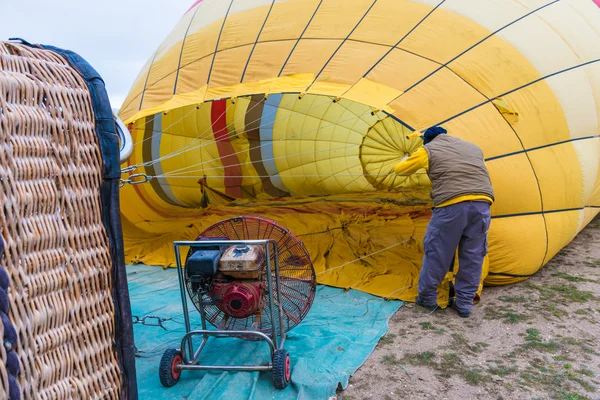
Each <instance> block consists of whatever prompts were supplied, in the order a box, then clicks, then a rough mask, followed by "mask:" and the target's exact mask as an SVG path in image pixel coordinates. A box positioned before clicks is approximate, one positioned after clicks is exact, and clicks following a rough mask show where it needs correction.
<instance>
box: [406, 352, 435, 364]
mask: <svg viewBox="0 0 600 400" xmlns="http://www.w3.org/2000/svg"><path fill="white" fill-rule="evenodd" d="M434 358H435V354H433V353H432V352H431V351H424V352H422V353H408V354H405V355H404V357H402V360H401V361H404V362H405V363H407V364H411V365H426V366H436V365H437V363H436V362H435V360H434Z"/></svg>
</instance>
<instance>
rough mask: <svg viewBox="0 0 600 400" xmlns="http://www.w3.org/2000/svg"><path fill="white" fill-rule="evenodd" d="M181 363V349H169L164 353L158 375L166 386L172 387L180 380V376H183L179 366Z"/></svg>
mask: <svg viewBox="0 0 600 400" xmlns="http://www.w3.org/2000/svg"><path fill="white" fill-rule="evenodd" d="M179 364H183V357H182V356H181V351H179V350H177V349H167V350H166V351H165V352H164V353H163V356H162V358H161V359H160V366H159V367H158V377H159V378H160V383H162V385H163V386H164V387H171V386H174V385H175V384H176V383H177V382H179V378H180V377H181V370H180V369H178V368H177V365H179Z"/></svg>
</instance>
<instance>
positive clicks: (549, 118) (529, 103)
mask: <svg viewBox="0 0 600 400" xmlns="http://www.w3.org/2000/svg"><path fill="white" fill-rule="evenodd" d="M504 100H505V101H506V102H507V103H508V104H509V105H510V106H511V108H513V109H514V110H515V111H516V112H518V113H519V119H518V121H517V122H514V123H511V125H512V126H513V128H514V129H515V131H516V132H517V134H518V135H519V137H520V138H521V140H522V142H523V145H524V146H525V148H526V149H528V148H532V147H538V146H543V145H545V144H548V143H555V142H560V141H563V140H568V139H569V138H570V135H569V128H568V125H567V121H566V119H565V116H564V114H563V112H562V108H561V106H560V103H559V102H558V101H557V100H556V97H555V96H553V93H552V90H550V88H549V87H548V85H547V84H546V83H545V82H539V83H536V84H534V85H531V86H528V87H526V88H523V89H521V90H519V91H517V92H514V93H511V94H509V95H507V96H504Z"/></svg>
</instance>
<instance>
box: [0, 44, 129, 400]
mask: <svg viewBox="0 0 600 400" xmlns="http://www.w3.org/2000/svg"><path fill="white" fill-rule="evenodd" d="M101 171H102V159H101V154H100V151H99V145H98V140H97V138H96V135H95V132H94V116H93V112H92V106H91V100H90V97H89V93H88V91H87V88H86V85H85V82H84V81H83V80H82V78H81V77H80V76H79V75H78V74H77V72H75V71H74V70H73V69H71V68H70V67H69V66H68V64H67V63H66V61H65V60H64V59H62V58H61V57H59V56H58V55H56V54H54V53H52V52H50V51H46V50H41V49H32V48H30V47H26V46H23V45H17V44H12V43H1V42H0V203H1V204H2V206H3V208H2V213H1V214H0V223H1V229H2V230H1V231H0V234H1V235H2V237H3V238H4V241H5V243H6V250H5V253H4V255H3V256H2V259H1V263H2V265H3V266H4V267H5V268H6V269H7V271H8V273H9V275H10V278H11V284H10V290H9V299H10V314H9V316H10V319H11V321H12V322H13V324H14V326H15V328H16V330H17V333H18V338H19V343H18V345H17V348H16V352H17V355H18V356H19V359H20V363H21V372H20V376H19V378H18V382H19V384H20V387H21V394H22V398H24V399H33V398H36V399H37V398H40V399H77V398H81V399H95V398H111V399H112V398H118V397H119V393H120V388H121V373H120V368H119V362H118V359H117V353H116V351H115V348H114V340H113V337H114V332H115V326H114V305H113V302H112V298H111V284H112V283H111V275H110V271H111V257H110V250H109V243H108V239H107V236H106V231H105V228H104V226H103V224H102V209H101V202H100V194H99V193H100V192H99V188H100V184H101V180H102V178H101ZM2 332H3V327H2V326H0V336H1V334H2ZM5 363H6V351H5V349H4V348H3V346H0V382H1V385H0V398H1V399H5V398H7V397H8V395H7V390H8V378H7V371H6V368H5Z"/></svg>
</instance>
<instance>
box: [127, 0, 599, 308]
mask: <svg viewBox="0 0 600 400" xmlns="http://www.w3.org/2000/svg"><path fill="white" fill-rule="evenodd" d="M120 117H121V118H122V119H123V120H124V121H126V123H128V124H129V128H130V130H131V132H132V138H133V141H134V143H135V146H134V151H133V154H132V156H131V158H130V159H129V161H128V162H127V164H126V165H123V167H124V168H125V167H130V168H129V171H128V172H127V173H124V174H123V179H128V178H129V176H130V175H132V174H145V175H146V176H148V177H152V178H151V179H150V180H149V181H147V182H145V183H140V184H136V185H125V186H124V187H123V189H122V198H121V208H122V216H123V225H124V234H125V245H126V256H127V261H128V262H144V263H147V264H152V265H164V266H172V265H173V264H174V257H173V250H172V246H171V242H172V241H173V240H178V239H192V238H194V237H195V236H196V235H197V234H198V233H199V232H201V231H202V230H203V229H205V228H206V227H208V226H209V225H211V224H213V223H215V222H217V221H219V220H222V219H224V218H228V217H232V216H239V215H262V216H265V217H267V218H271V219H274V220H276V221H277V222H279V223H280V224H282V225H284V226H285V227H287V228H288V229H290V230H291V231H292V232H293V233H294V234H296V235H298V236H299V238H300V239H301V240H302V241H303V242H304V243H305V245H306V247H307V249H308V250H309V252H310V254H311V256H312V258H313V261H314V263H315V268H316V271H317V276H318V280H319V282H321V283H325V284H329V285H334V286H339V287H347V288H356V289H359V290H363V291H367V292H370V293H373V294H376V295H379V296H385V297H388V298H399V299H403V300H412V299H414V296H415V295H416V282H417V280H418V274H419V270H420V267H421V258H422V255H423V247H422V240H423V236H424V233H425V229H426V226H427V223H428V221H429V218H430V217H431V212H430V207H431V200H430V199H429V193H428V192H429V189H430V187H429V186H430V183H429V180H428V178H427V175H426V173H425V171H419V172H418V173H417V174H415V175H413V176H411V177H397V176H395V175H394V174H393V168H394V166H395V165H396V163H398V162H399V161H400V160H402V158H404V157H405V156H407V155H410V154H411V153H413V152H414V151H415V150H416V149H418V148H419V147H420V146H421V145H422V143H421V141H420V140H419V139H407V138H406V136H407V135H408V134H410V133H412V132H415V131H420V130H423V129H426V128H428V127H430V126H434V125H442V126H444V127H445V128H446V129H447V130H448V132H449V134H451V135H454V136H457V137H459V138H461V139H464V140H467V141H470V142H472V143H475V144H477V145H478V146H480V147H481V148H482V149H483V151H484V154H485V157H486V163H487V166H488V169H489V171H490V175H491V179H492V184H493V186H494V190H495V192H496V202H495V204H494V205H493V207H492V213H493V222H492V226H491V230H490V235H489V249H490V252H489V259H486V261H485V263H484V277H483V279H485V283H487V284H491V285H495V284H505V283H512V282H517V281H519V280H523V279H525V278H527V277H528V276H531V275H532V274H534V273H535V272H536V271H537V270H538V269H539V268H541V267H542V266H543V265H544V264H545V263H547V262H548V261H549V260H550V259H551V258H552V257H553V256H554V255H555V254H556V253H557V252H558V251H559V250H560V249H561V248H562V247H564V246H565V245H567V244H568V243H569V242H570V241H571V240H572V239H573V238H574V237H575V235H577V233H578V232H579V231H581V229H583V228H584V227H585V226H586V224H587V223H589V222H590V221H591V220H592V218H594V216H595V215H596V214H598V212H599V211H600V138H599V129H598V127H599V123H600V7H599V6H598V1H596V0H562V1H560V0H559V1H551V0H526V1H523V0H520V1H516V0H485V1H479V0H478V1H455V0H447V1H438V0H414V1H409V0H287V1H286V0H204V1H199V2H196V3H195V4H194V5H193V6H192V7H191V8H190V10H189V11H188V12H187V13H186V14H185V15H184V16H183V17H182V19H181V21H180V22H179V24H178V25H177V26H176V27H175V28H174V29H173V31H172V32H171V34H170V35H169V36H168V37H167V38H166V40H165V41H164V42H163V43H162V44H161V45H160V46H159V48H158V49H157V50H156V52H155V53H154V54H153V55H152V57H151V59H150V60H149V61H148V63H147V64H146V66H145V67H144V68H143V69H142V71H141V72H140V75H139V77H138V78H137V80H136V81H135V83H134V84H133V87H132V88H131V91H130V93H129V95H128V97H127V99H126V100H125V102H124V104H123V107H122V108H121V111H120ZM142 178H143V175H142ZM132 179H134V180H135V179H138V180H139V179H140V178H139V176H138V177H137V178H132ZM449 267H450V266H449ZM451 277H452V275H451V274H449V275H448V277H447V280H448V279H451ZM447 280H446V282H445V284H444V285H443V289H444V288H446V287H447ZM443 295H444V290H442V291H441V295H440V296H441V297H443Z"/></svg>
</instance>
